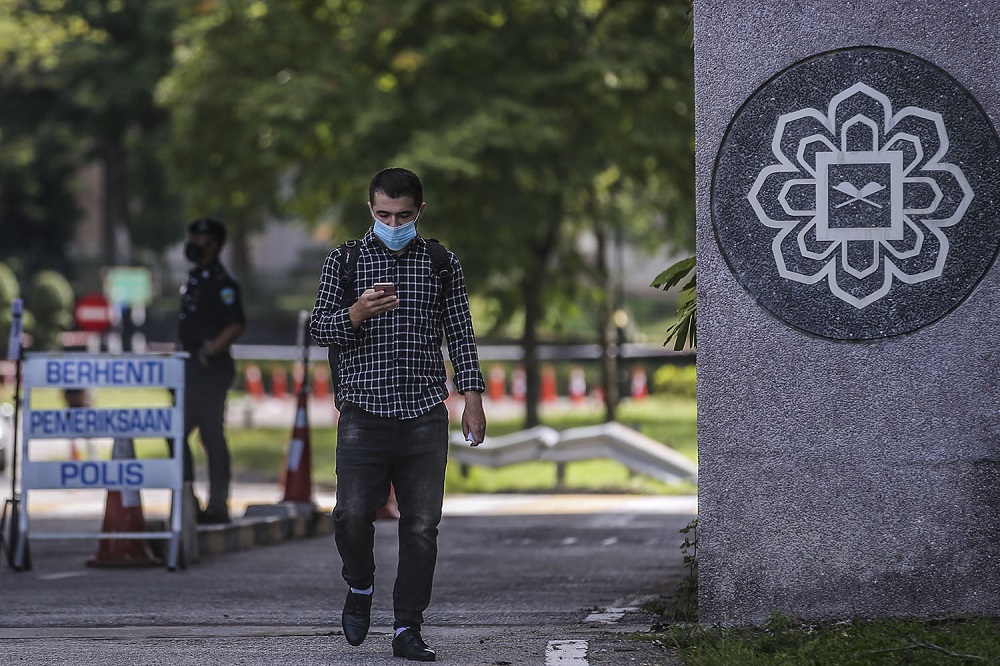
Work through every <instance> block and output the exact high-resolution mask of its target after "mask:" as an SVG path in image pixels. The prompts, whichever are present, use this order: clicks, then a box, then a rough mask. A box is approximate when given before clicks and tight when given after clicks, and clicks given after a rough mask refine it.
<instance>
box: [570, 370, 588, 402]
mask: <svg viewBox="0 0 1000 666" xmlns="http://www.w3.org/2000/svg"><path fill="white" fill-rule="evenodd" d="M569 397H570V400H572V401H573V402H583V400H584V398H586V397H587V376H586V375H585V374H584V372H583V368H573V369H572V370H570V372H569Z"/></svg>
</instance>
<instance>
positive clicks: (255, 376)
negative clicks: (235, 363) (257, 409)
mask: <svg viewBox="0 0 1000 666" xmlns="http://www.w3.org/2000/svg"><path fill="white" fill-rule="evenodd" d="M246 376H247V393H249V394H250V396H251V397H252V398H253V399H255V400H263V399H264V379H263V378H262V377H261V375H260V368H258V367H257V366H256V365H248V366H247V369H246Z"/></svg>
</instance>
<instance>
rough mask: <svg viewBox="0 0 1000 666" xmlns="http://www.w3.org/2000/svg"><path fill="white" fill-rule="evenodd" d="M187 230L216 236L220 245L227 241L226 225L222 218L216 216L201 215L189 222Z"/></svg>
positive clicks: (192, 232)
mask: <svg viewBox="0 0 1000 666" xmlns="http://www.w3.org/2000/svg"><path fill="white" fill-rule="evenodd" d="M187 230H188V233H190V234H209V235H211V236H215V239H216V240H217V241H218V242H219V246H220V247H221V246H222V244H223V243H225V242H226V225H225V224H223V223H222V220H219V219H217V218H214V217H199V218H198V219H197V220H194V221H192V222H191V223H190V224H188V228H187Z"/></svg>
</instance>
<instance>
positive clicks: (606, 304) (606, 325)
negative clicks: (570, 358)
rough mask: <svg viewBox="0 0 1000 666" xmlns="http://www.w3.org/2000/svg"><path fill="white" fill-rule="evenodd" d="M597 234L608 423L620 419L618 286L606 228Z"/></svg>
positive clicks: (599, 324)
mask: <svg viewBox="0 0 1000 666" xmlns="http://www.w3.org/2000/svg"><path fill="white" fill-rule="evenodd" d="M596 235H597V266H596V272H597V276H596V277H597V280H598V282H599V287H600V289H599V294H600V295H599V299H600V300H599V301H598V306H597V331H598V333H597V337H598V343H599V345H600V348H601V390H602V393H603V394H604V420H605V421H609V422H610V421H615V420H617V418H618V401H619V397H620V396H619V395H618V393H619V391H618V358H617V357H616V356H615V354H614V353H612V350H613V347H612V345H613V340H612V338H611V334H612V327H613V324H612V312H613V308H612V305H611V294H612V293H613V292H614V284H613V281H612V279H611V271H610V270H609V269H608V234H607V231H606V230H605V228H604V227H603V226H600V225H599V226H598V227H597V229H596Z"/></svg>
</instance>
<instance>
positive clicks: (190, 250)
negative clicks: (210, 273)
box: [184, 241, 205, 264]
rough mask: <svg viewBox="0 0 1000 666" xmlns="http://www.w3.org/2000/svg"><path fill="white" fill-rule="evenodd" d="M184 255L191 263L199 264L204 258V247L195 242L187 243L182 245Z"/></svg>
mask: <svg viewBox="0 0 1000 666" xmlns="http://www.w3.org/2000/svg"><path fill="white" fill-rule="evenodd" d="M184 256H185V257H187V260H188V261H190V262H191V263H193V264H200V263H201V260H202V259H204V258H205V248H204V247H203V246H201V245H198V244H197V243H192V242H190V241H188V243H187V244H186V245H185V246H184Z"/></svg>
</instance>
